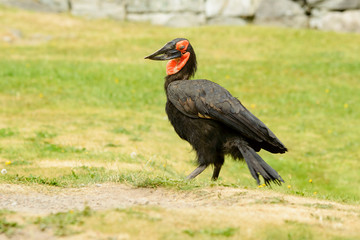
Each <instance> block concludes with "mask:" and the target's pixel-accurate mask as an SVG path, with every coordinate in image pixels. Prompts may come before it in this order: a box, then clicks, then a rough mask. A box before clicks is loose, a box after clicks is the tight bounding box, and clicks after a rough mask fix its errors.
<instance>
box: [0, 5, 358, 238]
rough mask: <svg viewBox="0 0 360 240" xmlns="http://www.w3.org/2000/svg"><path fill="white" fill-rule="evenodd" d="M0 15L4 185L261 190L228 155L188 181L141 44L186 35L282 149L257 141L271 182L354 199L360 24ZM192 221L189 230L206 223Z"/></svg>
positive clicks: (156, 69) (208, 68) (156, 71)
mask: <svg viewBox="0 0 360 240" xmlns="http://www.w3.org/2000/svg"><path fill="white" fill-rule="evenodd" d="M0 19H1V20H0V104H1V108H0V168H1V169H6V170H7V173H6V174H4V175H1V176H0V184H4V183H11V184H18V185H33V184H35V185H51V186H57V187H60V188H68V187H82V186H88V185H91V184H100V183H107V182H115V183H126V184H130V185H133V186H136V187H165V188H170V189H173V190H185V191H190V190H194V189H201V188H204V187H212V186H225V187H234V188H246V189H258V186H257V185H256V182H255V181H254V180H253V179H252V177H251V175H250V173H249V172H248V169H247V167H246V165H245V164H244V163H242V162H240V163H239V162H235V161H233V160H231V159H230V158H229V159H226V162H225V165H224V167H223V170H222V172H221V173H220V179H219V181H218V182H216V183H214V182H211V181H210V177H211V174H212V171H211V168H209V169H207V170H206V171H205V172H204V173H203V174H202V175H200V176H199V177H198V178H197V179H195V180H194V181H192V182H187V181H185V180H184V178H185V176H186V175H187V174H189V173H190V172H191V171H192V170H193V169H194V168H195V165H194V159H195V154H194V152H192V151H191V147H190V146H189V144H188V143H186V142H184V141H182V140H181V139H180V138H179V137H178V136H177V135H176V133H175V132H174V131H173V129H172V126H171V125H170V123H169V122H168V120H167V117H166V114H165V110H164V106H165V101H166V98H165V94H164V89H163V81H164V80H163V77H164V75H165V64H166V63H164V62H161V63H160V62H153V61H147V60H144V56H147V55H148V54H150V53H152V52H154V51H155V50H157V49H159V48H160V47H162V46H163V45H164V44H165V43H166V42H168V41H170V40H172V39H174V38H177V37H185V38H188V39H189V40H190V42H191V44H192V46H193V47H194V49H195V51H196V53H197V59H198V72H197V74H196V77H195V78H205V79H209V80H212V81H214V82H216V83H219V84H220V85H222V86H224V87H225V88H227V89H228V90H229V91H230V92H231V93H232V94H233V95H234V96H236V97H238V98H239V99H240V100H241V101H242V103H243V104H244V105H245V106H246V107H247V108H248V109H249V110H250V111H251V112H252V113H254V114H255V115H256V116H258V117H259V118H260V119H261V120H262V121H263V122H265V123H266V125H267V126H268V127H269V128H271V129H272V131H273V132H274V133H275V134H276V135H277V136H278V137H279V138H280V139H281V141H282V142H283V143H284V144H285V145H286V146H287V147H288V149H289V152H288V153H286V154H284V155H272V154H269V153H267V152H264V151H261V152H260V155H261V156H262V157H263V158H264V159H265V160H266V161H267V162H268V163H269V164H270V165H271V166H273V167H274V169H276V170H277V171H278V172H279V173H280V175H281V176H282V177H283V179H284V180H285V184H284V185H282V186H274V187H272V190H271V191H274V192H280V193H286V194H290V195H299V196H306V197H312V198H318V199H327V200H331V201H336V202H343V203H349V204H358V203H359V202H360V191H359V186H358V184H359V182H360V174H359V169H360V161H359V159H360V138H359V136H360V124H359V123H360V122H359V119H360V107H359V102H360V54H359V53H360V44H359V42H360V35H358V34H342V33H332V32H318V31H314V30H304V29H287V28H272V27H259V26H241V27H235V26H232V27H224V26H221V27H219V26H206V27H196V28H165V27H160V26H151V25H149V24H145V23H126V22H116V21H112V20H89V19H84V18H76V17H72V16H69V15H64V14H62V15H54V14H39V13H31V12H26V11H20V10H14V9H9V8H5V7H0ZM262 189H265V188H262ZM141 211H143V210H141ZM149 211H150V210H149ZM153 211H155V212H156V211H160V210H156V209H155V210H153ZM79 214H80V215H81V214H83V213H79ZM114 214H115V215H116V214H117V215H124V214H129V212H126V211H125V210H124V211H123V210H121V211H120V210H119V212H117V213H114ZM130 215H131V213H130ZM136 216H137V215H136ZM287 224H288V225H291V224H292V223H287ZM295 228H297V229H298V228H299V229H300V230H299V232H301V231H302V229H304V228H303V227H302V226H300V227H299V226H298V225H296V226H295ZM199 231H200V230H199ZM199 231H198V232H196V231H195V232H193V231H190V230H189V231H188V232H186V234H187V235H189V236H191V235H195V236H196V235H201V236H202V235H204V234H205V235H206V236H207V235H209V234H208V233H209V231H210V230H206V229H205V230H201V231H200V232H199ZM206 231H208V232H206ZM213 231H216V230H213ZM219 231H220V235H226V234H230V235H231V236H232V235H233V234H232V232H233V229H232V228H227V227H224V228H221V229H220V230H219ZM210 235H211V231H210ZM285 235H286V234H285ZM285 235H284V236H285Z"/></svg>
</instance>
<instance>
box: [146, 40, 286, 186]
mask: <svg viewBox="0 0 360 240" xmlns="http://www.w3.org/2000/svg"><path fill="white" fill-rule="evenodd" d="M145 59H151V60H170V61H169V62H168V63H167V65H166V73H167V76H166V77H165V92H166V97H167V102H166V113H167V115H168V118H169V120H170V122H171V124H172V125H173V127H174V129H175V131H176V133H177V134H178V135H179V136H180V137H181V138H182V139H184V140H186V141H188V142H189V143H190V144H191V145H192V147H193V148H194V150H195V151H196V154H197V162H198V164H199V166H198V167H197V168H196V169H195V170H194V171H193V172H192V173H191V174H190V175H189V176H188V177H187V178H188V179H193V178H195V177H196V176H197V175H199V174H200V173H202V172H203V171H204V170H205V169H206V168H207V167H208V166H209V165H214V172H213V175H212V179H213V180H216V179H217V178H218V177H219V173H220V170H221V167H222V165H223V164H224V156H225V155H227V154H229V155H231V156H232V157H233V158H234V159H239V160H240V159H245V162H246V163H247V165H248V167H249V170H250V173H251V175H252V176H253V177H254V178H255V179H256V181H257V183H258V184H260V180H259V174H260V175H261V176H262V177H263V178H264V181H265V184H266V185H269V184H270V183H271V182H275V183H277V184H279V185H281V182H284V180H283V179H282V178H281V177H280V175H279V174H278V173H277V172H276V171H275V170H274V169H273V168H272V167H270V166H269V165H268V164H267V163H266V162H265V161H264V160H263V159H262V158H261V157H260V156H259V155H258V154H257V153H256V152H258V151H260V150H261V149H265V150H267V151H269V152H271V153H285V152H286V151H287V148H286V147H285V146H284V144H282V143H281V141H280V140H279V139H278V138H277V137H276V136H275V134H274V133H273V132H272V131H271V130H270V129H269V128H267V127H266V126H265V124H264V123H263V122H261V121H260V120H259V119H258V118H257V117H255V116H254V115H253V114H252V113H250V112H249V110H247V109H246V108H245V107H244V106H243V105H242V104H241V102H240V101H239V100H238V99H237V98H235V97H233V96H232V95H231V94H230V93H229V92H228V91H227V90H226V89H225V88H223V87H221V86H220V85H218V84H216V83H214V82H211V81H209V80H205V79H198V80H189V79H190V78H191V77H192V76H193V75H194V74H195V72H196V69H197V62H196V55H195V52H194V49H193V47H192V46H191V44H190V42H189V41H188V40H187V39H185V38H176V39H174V40H172V41H171V42H168V43H167V44H165V46H164V47H162V48H161V49H159V50H158V51H156V52H155V53H153V54H151V55H149V56H147V57H145Z"/></svg>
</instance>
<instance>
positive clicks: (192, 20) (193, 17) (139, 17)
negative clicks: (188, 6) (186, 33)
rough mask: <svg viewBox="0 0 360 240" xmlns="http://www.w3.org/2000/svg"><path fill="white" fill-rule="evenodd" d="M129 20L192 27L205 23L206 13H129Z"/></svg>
mask: <svg viewBox="0 0 360 240" xmlns="http://www.w3.org/2000/svg"><path fill="white" fill-rule="evenodd" d="M126 19H127V20H128V21H136V22H146V21H148V22H151V23H152V24H155V25H164V26H168V27H190V26H199V25H203V24H205V22H206V19H205V15H204V14H196V13H189V12H187V13H182V12H179V13H177V12H174V13H148V14H142V13H132V14H130V13H129V14H127V18H126Z"/></svg>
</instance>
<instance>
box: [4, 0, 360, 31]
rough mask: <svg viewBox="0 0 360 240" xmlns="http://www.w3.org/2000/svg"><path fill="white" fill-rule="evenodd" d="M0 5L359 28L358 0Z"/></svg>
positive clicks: (126, 17)
mask: <svg viewBox="0 0 360 240" xmlns="http://www.w3.org/2000/svg"><path fill="white" fill-rule="evenodd" d="M0 4H4V5H8V6H15V7H19V8H23V9H30V10H35V11H44V12H59V13H60V12H62V13H64V12H68V13H71V14H72V15H77V16H86V17H89V18H113V19H116V20H120V21H134V22H150V23H153V24H158V25H165V26H173V27H188V26H199V25H214V24H215V25H245V24H260V25H269V24H270V25H279V26H289V27H304V28H312V29H320V30H332V31H346V32H360V0H156V1H152V0H0Z"/></svg>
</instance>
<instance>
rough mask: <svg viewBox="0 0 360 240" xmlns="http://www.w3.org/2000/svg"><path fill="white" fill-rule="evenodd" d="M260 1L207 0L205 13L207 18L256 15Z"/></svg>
mask: <svg viewBox="0 0 360 240" xmlns="http://www.w3.org/2000/svg"><path fill="white" fill-rule="evenodd" d="M260 1H261V0H207V1H206V3H205V15H206V17H207V18H214V17H219V16H221V17H222V16H226V17H250V16H254V14H255V10H256V8H257V7H258V5H259V3H260Z"/></svg>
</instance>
